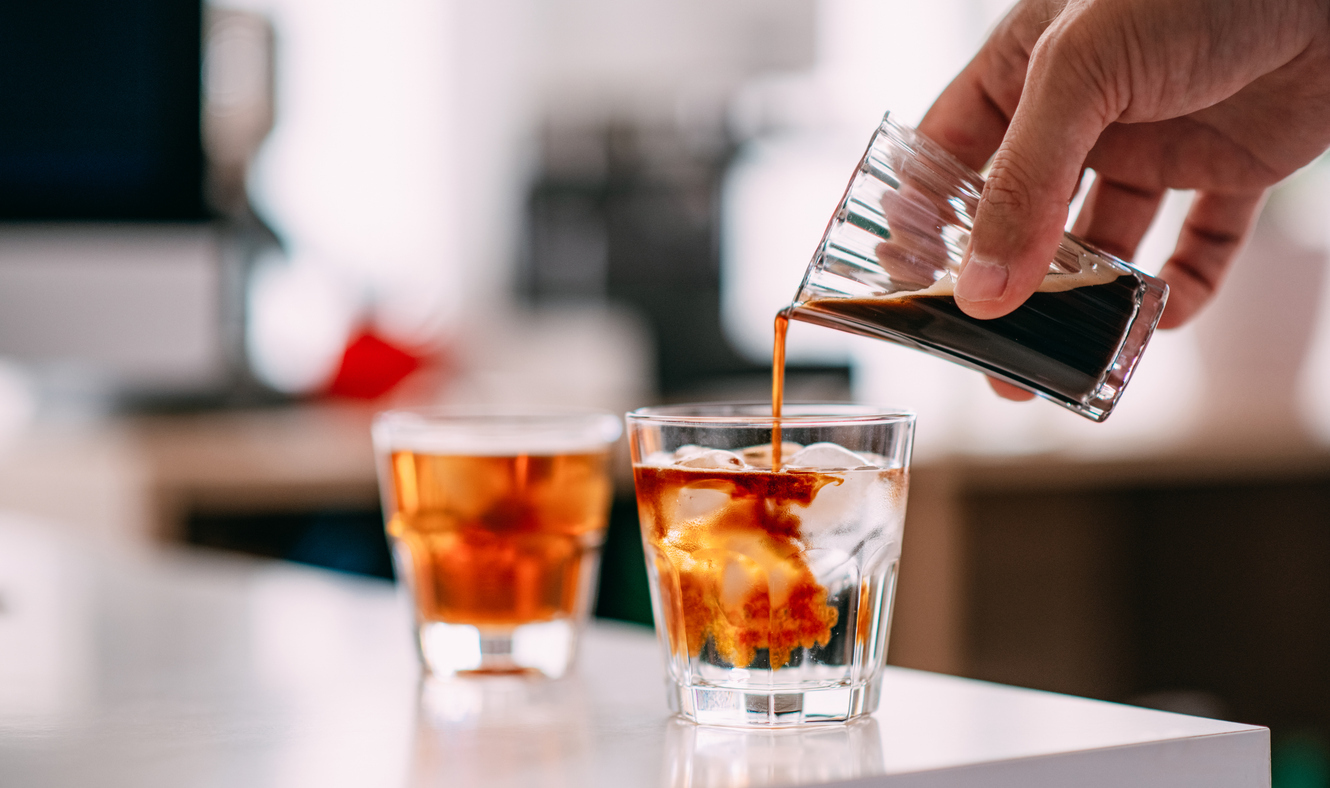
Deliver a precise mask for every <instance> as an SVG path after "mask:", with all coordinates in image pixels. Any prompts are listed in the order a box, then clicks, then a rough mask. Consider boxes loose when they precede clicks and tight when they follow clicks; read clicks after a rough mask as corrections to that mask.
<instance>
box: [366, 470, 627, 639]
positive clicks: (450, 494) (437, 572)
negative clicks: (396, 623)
mask: <svg viewBox="0 0 1330 788" xmlns="http://www.w3.org/2000/svg"><path fill="white" fill-rule="evenodd" d="M608 462H609V456H608V454H607V453H605V452H597V453H591V454H556V455H547V456H546V455H515V456H498V457H485V456H481V457H477V456H453V455H435V454H421V453H417V452H412V451H397V452H394V453H393V455H392V457H391V463H392V482H393V493H394V497H395V498H396V501H395V508H394V510H393V511H391V512H390V513H389V517H388V534H389V536H391V537H392V539H393V542H394V548H395V551H396V553H397V556H398V558H397V560H398V564H397V565H398V571H399V573H402V574H405V575H407V577H406V580H407V582H408V584H409V585H410V586H411V588H412V591H413V593H414V595H415V599H416V610H417V611H418V615H419V616H420V618H421V619H422V620H423V621H426V622H429V621H442V622H446V623H450V624H472V625H476V626H514V625H518V624H530V623H536V622H542V621H552V620H555V619H559V618H568V617H573V616H577V615H580V614H581V612H582V611H580V610H578V605H579V603H584V600H579V596H585V595H584V594H581V595H580V594H579V589H581V588H582V587H583V586H584V585H585V584H587V583H590V582H591V581H592V575H593V574H594V572H595V571H596V567H597V563H598V559H599V551H600V545H601V543H602V542H603V541H604V533H605V526H606V518H607V513H608V510H609V500H610V494H611V488H610V478H609V473H608ZM404 564H405V565H406V566H404Z"/></svg>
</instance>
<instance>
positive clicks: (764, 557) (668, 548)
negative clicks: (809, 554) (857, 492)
mask: <svg viewBox="0 0 1330 788" xmlns="http://www.w3.org/2000/svg"><path fill="white" fill-rule="evenodd" d="M633 475H634V481H635V482H636V485H637V501H638V506H639V507H640V509H641V512H642V522H643V531H644V536H645V537H646V541H647V544H648V546H649V548H650V552H649V556H654V560H655V563H656V574H657V577H659V578H661V581H660V582H659V583H658V586H659V588H660V593H661V594H662V595H663V597H664V598H663V599H662V600H661V609H662V611H663V612H664V616H665V619H666V620H665V621H664V622H663V623H664V626H663V629H664V631H666V632H668V633H669V637H670V645H671V647H672V648H673V650H674V651H675V653H676V654H679V655H685V654H687V655H691V656H697V655H698V654H699V653H701V651H702V649H703V647H704V646H707V645H708V644H710V645H711V647H712V648H714V649H715V651H716V653H717V654H718V655H719V656H720V657H721V658H722V659H723V660H725V661H726V662H728V663H729V664H731V665H734V666H735V667H742V668H746V667H755V668H772V669H776V668H781V667H784V666H785V664H786V663H787V662H788V661H789V659H790V655H791V652H793V651H794V650H796V649H799V648H813V647H815V646H825V645H826V644H827V641H828V639H829V638H830V637H831V633H832V628H833V627H835V625H836V623H837V621H838V618H839V615H838V612H837V609H836V608H835V607H834V606H832V605H831V604H829V600H828V598H827V589H826V588H825V587H823V586H822V585H821V584H820V583H818V581H817V578H816V577H814V575H813V572H812V571H811V570H810V569H809V567H808V563H807V560H806V558H805V555H804V545H803V542H802V540H801V537H800V532H799V527H800V524H801V522H800V518H799V515H798V514H796V513H795V511H793V510H792V507H794V506H799V507H800V509H803V508H806V507H807V506H808V505H809V504H810V503H812V502H813V499H814V498H815V497H816V496H817V494H818V492H819V491H820V490H821V489H822V488H823V487H825V486H827V485H828V484H840V483H841V481H842V479H841V477H840V476H837V475H833V474H822V473H816V472H811V471H797V472H791V471H786V472H784V473H775V472H773V471H723V470H706V469H695V468H672V467H660V466H649V465H638V466H635V467H634V468H633ZM699 490H714V491H717V492H722V493H724V494H725V496H726V503H725V505H724V506H722V507H720V508H719V509H718V510H717V511H716V512H714V513H713V514H712V515H710V516H708V517H702V518H697V517H691V518H690V517H680V516H679V512H680V503H681V501H682V500H684V499H686V498H689V497H692V496H696V495H697V492H698V491H699ZM684 508H685V509H686V508H687V506H686V505H685V506H684ZM648 560H651V559H650V558H648Z"/></svg>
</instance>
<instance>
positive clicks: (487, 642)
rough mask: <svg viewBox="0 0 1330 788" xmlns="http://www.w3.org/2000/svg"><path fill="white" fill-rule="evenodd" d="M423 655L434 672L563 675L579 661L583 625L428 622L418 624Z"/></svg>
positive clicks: (560, 621)
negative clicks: (575, 657)
mask: <svg viewBox="0 0 1330 788" xmlns="http://www.w3.org/2000/svg"><path fill="white" fill-rule="evenodd" d="M417 635H418V639H417V642H418V644H419V646H420V660H421V663H422V664H423V665H424V666H425V669H426V670H427V671H429V673H430V674H431V675H434V676H440V677H447V676H462V675H519V674H535V675H543V676H548V677H549V678H559V677H560V676H563V675H564V674H565V673H567V672H568V668H569V667H570V666H571V665H572V664H573V655H574V653H575V651H576V648H577V624H575V623H574V622H573V621H572V620H571V619H556V620H554V621H542V622H539V623H535V624H518V625H516V626H506V627H480V626H475V625H473V624H447V623H444V622H442V621H427V622H425V623H423V624H421V625H420V626H419V628H418V632H417Z"/></svg>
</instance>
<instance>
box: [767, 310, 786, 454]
mask: <svg viewBox="0 0 1330 788" xmlns="http://www.w3.org/2000/svg"><path fill="white" fill-rule="evenodd" d="M789 330H790V310H789V309H782V310H781V311H780V312H778V313H777V314H776V341H775V343H774V344H773V345H772V348H771V416H772V422H771V470H773V471H779V470H780V464H781V456H780V453H781V451H780V450H781V437H780V414H781V409H782V408H783V407H784V405H785V334H786V332H788V331H789Z"/></svg>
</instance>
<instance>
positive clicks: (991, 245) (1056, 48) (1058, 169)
mask: <svg viewBox="0 0 1330 788" xmlns="http://www.w3.org/2000/svg"><path fill="white" fill-rule="evenodd" d="M1077 27H1078V26H1077V25H1076V24H1075V23H1074V21H1072V22H1071V23H1070V24H1068V20H1067V19H1066V18H1065V17H1061V18H1059V19H1058V20H1056V21H1055V22H1054V23H1053V24H1052V25H1051V26H1050V27H1049V28H1048V29H1047V30H1046V31H1045V32H1044V34H1043V36H1042V37H1041V38H1040V40H1039V43H1038V44H1036V46H1035V48H1034V51H1033V52H1032V53H1031V56H1030V66H1029V70H1028V71H1027V74H1026V79H1025V86H1024V88H1023V90H1022V91H1021V98H1020V103H1019V104H1018V105H1017V107H1016V112H1015V113H1014V114H1013V116H1012V119H1011V125H1010V126H1009V127H1008V129H1007V133H1006V136H1005V138H1004V139H1003V141H1002V145H1001V146H1000V147H999V148H998V151H997V154H996V155H995V156H994V157H993V164H992V167H991V169H990V170H989V176H988V181H987V183H985V185H984V193H983V197H982V198H981V199H980V201H979V209H978V211H977V213H976V215H975V219H974V228H973V231H972V232H971V234H970V244H969V248H968V249H967V250H966V253H965V258H964V261H963V263H962V267H961V273H960V277H959V278H958V280H957V282H956V302H957V304H958V305H959V306H960V307H961V309H962V310H964V311H965V312H966V313H967V314H969V315H971V316H972V317H977V318H994V317H1000V316H1002V315H1005V314H1007V313H1008V312H1010V311H1012V310H1013V309H1015V308H1016V307H1018V306H1020V305H1021V303H1023V302H1024V301H1025V299H1026V298H1028V297H1029V296H1030V294H1031V293H1033V292H1034V291H1035V289H1036V288H1038V287H1039V283H1040V282H1041V281H1042V280H1043V278H1044V276H1045V275H1046V274H1047V273H1048V266H1049V263H1050V262H1051V261H1052V260H1053V256H1054V254H1055V253H1056V251H1057V247H1058V244H1059V242H1060V241H1061V240H1062V232H1063V228H1064V226H1065V225H1066V221H1067V203H1068V201H1069V200H1070V198H1071V196H1072V194H1073V193H1074V192H1075V189H1076V186H1077V184H1078V182H1079V180H1080V175H1081V169H1082V167H1083V166H1084V163H1085V158H1086V156H1087V155H1088V154H1089V152H1090V149H1091V148H1092V147H1094V144H1095V142H1096V141H1097V140H1098V139H1099V135H1100V133H1101V132H1103V130H1104V129H1105V128H1106V127H1107V126H1108V124H1109V122H1111V119H1112V118H1113V117H1116V116H1117V114H1118V113H1117V112H1114V111H1110V108H1109V101H1108V99H1107V98H1106V96H1105V91H1104V89H1103V87H1102V86H1103V85H1104V84H1106V82H1105V80H1102V79H1097V78H1095V76H1094V73H1095V72H1094V70H1093V69H1091V68H1089V67H1088V63H1090V62H1098V63H1100V64H1103V63H1105V62H1111V61H1108V60H1106V59H1105V58H1103V57H1102V55H1103V54H1104V53H1094V54H1093V55H1090V56H1089V57H1087V54H1089V53H1091V52H1092V49H1091V47H1093V45H1094V44H1093V40H1091V41H1090V42H1086V43H1087V44H1088V45H1086V46H1081V45H1080V44H1081V40H1083V39H1084V38H1085V37H1084V36H1079V35H1077V32H1078V31H1077ZM1096 56H1098V57H1097V60H1095V59H1094V58H1095V57H1096Z"/></svg>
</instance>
